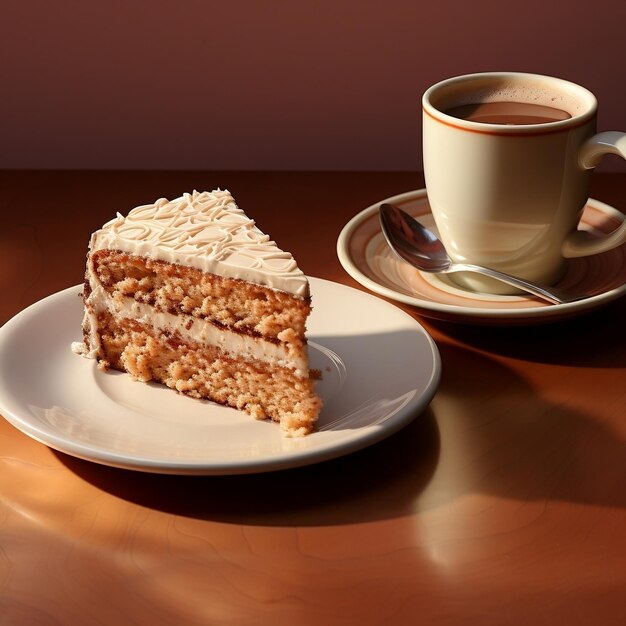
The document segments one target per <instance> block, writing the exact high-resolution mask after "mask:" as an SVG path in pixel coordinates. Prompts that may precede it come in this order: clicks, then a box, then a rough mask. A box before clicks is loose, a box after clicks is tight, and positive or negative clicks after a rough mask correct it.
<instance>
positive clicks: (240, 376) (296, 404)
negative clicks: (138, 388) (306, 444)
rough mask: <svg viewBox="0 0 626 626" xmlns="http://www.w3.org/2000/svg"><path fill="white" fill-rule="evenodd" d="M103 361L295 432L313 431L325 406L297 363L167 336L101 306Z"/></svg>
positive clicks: (142, 378)
mask: <svg viewBox="0 0 626 626" xmlns="http://www.w3.org/2000/svg"><path fill="white" fill-rule="evenodd" d="M96 322H97V327H98V335H99V343H100V346H101V352H102V358H100V359H99V362H100V366H101V367H104V368H107V367H111V368H114V369H118V370H121V371H126V372H128V373H130V374H131V375H132V376H134V377H135V378H137V379H138V380H141V381H145V382H147V381H150V380H154V381H158V382H160V383H163V384H165V385H167V386H168V387H170V388H172V389H176V390H177V391H179V392H181V393H184V394H186V395H189V396H192V397H194V398H202V399H208V400H212V401H214V402H218V403H220V404H224V405H227V406H231V407H233V408H237V409H240V410H241V409H243V410H245V411H246V412H248V413H249V414H250V415H252V416H253V417H255V418H257V419H267V418H270V419H272V420H273V421H275V422H279V423H280V425H281V428H282V429H283V431H284V432H285V433H286V434H287V435H290V436H300V435H305V434H307V433H309V432H310V431H311V430H312V428H313V425H314V423H315V420H316V418H317V415H318V413H319V409H320V400H319V398H318V397H317V396H316V395H315V392H314V383H313V381H312V380H311V379H309V378H308V377H306V378H302V377H300V376H298V375H297V373H296V372H294V371H293V370H292V369H289V368H285V367H280V366H276V365H271V364H269V363H264V362H261V361H258V360H255V359H250V358H242V357H241V356H238V357H237V358H233V357H231V356H229V355H227V354H226V353H224V352H223V351H222V350H220V349H219V348H217V347H207V346H203V345H201V344H196V343H193V342H187V341H182V340H181V338H180V337H178V336H166V335H164V334H161V333H157V332H154V331H153V330H152V329H151V328H148V327H146V326H144V325H143V324H141V323H139V322H137V321H134V320H131V319H116V318H115V317H114V316H113V315H111V314H110V313H109V312H101V313H100V314H99V315H98V316H97V319H96Z"/></svg>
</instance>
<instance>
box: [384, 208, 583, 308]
mask: <svg viewBox="0 0 626 626" xmlns="http://www.w3.org/2000/svg"><path fill="white" fill-rule="evenodd" d="M379 217H380V225H381V227H382V231H383V234H384V235H385V239H386V240H387V243H388V244H389V247H390V248H391V249H392V250H393V251H394V252H395V253H396V254H397V255H398V256H399V257H400V258H401V259H403V260H405V261H406V262H407V263H409V264H410V265H412V266H413V267H416V268H417V269H418V270H421V271H422V272H434V273H437V274H451V273H454V272H476V273H478V274H483V275H485V276H490V277H491V278H495V279H496V280H499V281H502V282H503V283H506V284H508V285H511V286H512V287H516V288H517V289H521V290H522V291H526V292H528V293H531V294H533V295H534V296H537V297H538V298H541V299H542V300H547V301H548V302H551V303H552V304H565V303H567V302H577V301H578V300H584V299H585V298H587V297H588V296H576V295H572V294H569V293H564V292H563V291H561V290H560V289H556V288H555V287H545V286H544V285H538V284H536V283H530V282H528V281H527V280H523V279H521V278H516V277H515V276H509V275H508V274H504V273H502V272H498V271H497V270H493V269H491V268H489V267H482V266H480V265H473V264H469V263H454V262H453V261H452V259H451V258H450V257H449V256H448V253H447V252H446V249H445V248H444V246H443V243H441V241H440V240H439V239H438V238H437V236H436V235H435V234H434V233H433V232H432V231H430V230H428V228H426V227H425V226H423V225H422V224H420V223H419V222H418V221H417V220H416V219H415V218H414V217H413V216H411V215H409V214H408V213H406V212H405V211H403V210H402V209H399V208H398V207H396V206H393V205H392V204H387V203H383V204H381V205H380V209H379Z"/></svg>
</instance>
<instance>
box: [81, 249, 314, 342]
mask: <svg viewBox="0 0 626 626" xmlns="http://www.w3.org/2000/svg"><path fill="white" fill-rule="evenodd" d="M89 263H90V268H91V276H92V277H96V278H97V281H98V282H99V283H100V284H101V285H102V286H103V287H104V289H105V290H106V291H107V292H108V293H109V294H111V295H112V296H113V297H114V298H119V297H130V298H133V299H134V300H136V301H137V302H142V303H145V304H149V305H151V306H153V307H155V309H156V310H157V311H167V312H169V313H173V314H185V315H189V316H192V317H193V318H198V319H208V320H211V321H213V322H216V323H217V324H219V325H220V326H224V327H228V328H232V329H233V330H236V331H237V332H240V333H246V334H249V335H252V336H263V337H266V338H268V339H270V340H273V341H281V340H283V341H284V340H289V341H290V342H301V341H302V339H301V338H302V337H303V336H304V331H305V323H306V318H307V316H308V315H309V313H310V310H311V307H310V302H309V298H302V297H298V296H293V295H291V294H288V293H285V292H283V291H278V290H275V289H269V288H267V287H262V286H259V285H253V284H251V283H247V282H244V281H242V280H238V279H233V278H223V277H220V276H214V275H212V274H207V273H205V272H202V271H201V270H199V269H196V268H191V267H183V266H181V265H176V264H171V263H167V262H164V261H159V260H154V259H149V258H145V257H138V256H136V255H131V254H128V253H125V252H120V251H115V250H99V251H97V252H94V253H92V254H91V256H90V261H89ZM93 284H94V283H93V280H92V285H93ZM286 329H292V330H291V331H289V333H288V336H282V337H281V333H284V331H285V330H286Z"/></svg>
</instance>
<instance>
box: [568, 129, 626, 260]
mask: <svg viewBox="0 0 626 626" xmlns="http://www.w3.org/2000/svg"><path fill="white" fill-rule="evenodd" d="M605 154H617V155H618V156H621V157H622V158H623V159H626V133H620V132H617V131H608V132H604V133H598V134H597V135H594V136H593V137H590V138H589V139H587V141H585V143H584V144H583V145H582V146H581V149H580V155H579V160H578V162H579V164H580V166H581V167H582V168H584V169H586V170H590V169H592V168H594V167H595V166H596V165H597V164H598V162H599V161H600V159H601V158H602V156H603V155H605ZM625 241H626V220H625V221H623V222H622V224H621V225H620V226H619V227H618V228H616V229H615V230H614V231H613V232H612V233H609V234H608V235H605V236H604V237H593V236H591V235H590V234H589V233H587V232H585V231H582V230H577V231H575V232H573V233H572V234H571V235H569V236H568V237H567V239H566V240H565V242H564V244H563V250H562V253H563V256H564V257H565V258H573V257H577V256H587V255H590V254H599V253H600V252H606V251H607V250H612V249H613V248H616V247H617V246H619V245H621V244H622V243H624V242H625Z"/></svg>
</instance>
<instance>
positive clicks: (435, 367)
mask: <svg viewBox="0 0 626 626" xmlns="http://www.w3.org/2000/svg"><path fill="white" fill-rule="evenodd" d="M307 278H308V279H309V281H312V291H313V293H315V283H320V284H321V283H327V284H329V285H332V286H334V287H339V288H341V289H345V290H348V291H349V292H351V293H354V294H358V297H368V298H374V299H376V300H377V301H378V302H380V303H382V304H384V305H387V306H390V307H393V308H394V309H395V311H396V312H397V313H398V314H401V315H403V316H406V320H407V321H408V322H409V323H411V324H414V325H415V328H416V331H419V332H420V333H421V334H422V336H423V337H424V338H425V339H426V345H427V346H428V354H429V355H430V369H429V372H428V382H427V383H426V385H425V387H424V390H423V391H422V392H421V393H417V394H416V395H415V397H414V398H411V400H409V401H408V402H407V403H406V405H404V406H402V407H400V408H399V409H397V411H395V413H393V415H392V418H391V419H389V420H387V421H385V425H384V426H381V427H378V428H370V427H369V426H368V428H369V430H368V432H366V433H365V434H364V435H363V436H361V437H356V438H351V439H348V440H346V441H344V442H339V444H335V445H326V446H325V447H323V448H321V449H318V448H315V447H313V448H309V449H306V450H295V451H287V452H284V453H281V454H280V457H278V456H277V455H274V457H273V458H272V459H270V460H267V459H263V458H261V459H259V458H256V457H253V458H251V459H244V460H241V459H238V460H237V462H236V463H235V462H219V463H215V462H213V463H211V462H208V463H207V462H205V461H195V460H194V461H175V460H172V461H164V460H162V459H151V458H149V457H146V456H144V455H132V454H125V453H120V452H116V451H112V450H108V449H106V448H103V447H101V446H97V445H94V446H90V445H86V444H84V443H83V442H80V441H77V440H75V439H71V438H68V437H67V436H65V435H59V434H58V432H57V433H55V432H54V429H53V428H52V427H51V428H43V427H42V426H41V424H40V423H39V422H37V420H36V419H35V418H34V417H33V416H32V415H30V416H29V410H28V409H27V408H23V409H22V411H20V410H19V406H18V407H17V409H16V408H15V405H16V404H19V403H17V402H16V398H15V397H14V396H13V397H11V394H10V393H9V394H7V388H6V387H5V386H4V377H2V376H0V416H2V417H4V419H5V420H6V421H7V422H9V423H10V424H11V425H12V426H14V427H15V428H16V429H17V430H19V431H21V432H22V433H24V434H25V435H27V436H29V437H30V438H32V439H34V440H35V441H38V442H39V443H42V444H44V445H46V446H48V447H49V448H52V449H54V450H57V451H58V452H62V453H64V454H68V455H70V456H73V457H76V458H79V459H83V460H86V461H91V462H94V463H98V464H101V465H105V466H110V467H117V468H122V469H128V470H135V471H141V472H148V473H159V474H183V475H205V476H206V475H234V474H251V473H265V472H271V471H279V470H285V469H291V468H296V467H303V466H306V465H312V464H316V463H320V462H324V461H328V460H331V459H334V458H338V457H341V456H344V455H347V454H351V453H352V452H356V451H358V450H361V449H363V448H366V447H368V446H370V445H373V444H375V443H378V442H379V441H382V440H383V439H386V438H387V437H389V436H391V435H393V434H394V433H396V432H397V431H399V430H401V429H402V428H404V427H405V426H407V425H408V424H409V423H410V422H412V421H413V420H414V419H416V418H417V417H418V416H419V415H420V414H421V413H423V412H424V411H425V410H426V408H427V407H428V405H429V404H430V402H431V400H432V398H433V397H434V395H435V393H436V391H437V388H438V386H439V383H440V380H441V369H442V367H441V356H440V353H439V349H438V347H437V344H436V342H435V341H434V339H433V338H432V336H431V335H430V333H429V332H428V331H427V330H426V329H425V328H424V327H423V326H422V324H421V323H420V322H419V321H418V320H416V319H415V318H414V317H412V316H411V315H409V314H408V313H407V312H406V311H403V310H402V309H401V308H399V307H397V306H395V305H393V304H392V303H389V302H386V301H385V300H382V299H380V298H376V296H373V295H372V294H368V293H367V292H364V291H361V290H359V289H355V288H353V287H350V286H348V285H344V284H342V283H338V282H335V281H331V280H327V279H323V278H316V277H312V276H308V277H307ZM82 287H83V285H82V284H79V285H74V286H71V287H67V288H65V289H62V290H60V291H57V292H55V293H53V294H50V295H48V296H46V297H44V298H42V299H40V300H38V301H37V302H34V303H33V304H31V305H29V306H28V307H26V308H25V309H23V310H22V311H20V312H18V313H17V314H16V315H14V316H13V317H12V318H10V319H9V320H8V321H7V322H6V323H5V324H3V326H2V327H0V354H1V353H2V352H3V350H4V349H5V343H6V342H8V340H9V338H10V335H11V332H12V329H13V328H14V327H15V326H16V325H18V324H26V323H28V318H30V317H32V316H33V315H38V314H39V313H40V309H41V308H45V307H46V306H49V305H50V304H52V303H53V302H54V301H55V300H57V299H65V298H67V301H68V303H69V301H70V300H69V297H70V296H71V297H72V298H73V297H75V295H76V294H77V293H79V292H80V290H81V289H82ZM31 323H32V322H31ZM67 349H68V351H69V345H68V348H67ZM76 358H79V357H78V356H77V357H76ZM173 393H174V392H173ZM250 419H251V420H252V419H253V418H252V417H250ZM326 432H328V431H326ZM314 435H315V433H312V435H308V436H314ZM331 444H332V442H331Z"/></svg>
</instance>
